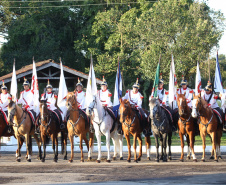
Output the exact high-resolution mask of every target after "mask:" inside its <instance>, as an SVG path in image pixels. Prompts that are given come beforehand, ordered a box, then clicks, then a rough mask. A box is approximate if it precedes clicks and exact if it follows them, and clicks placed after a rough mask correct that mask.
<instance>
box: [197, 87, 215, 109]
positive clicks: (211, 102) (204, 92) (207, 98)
mask: <svg viewBox="0 0 226 185" xmlns="http://www.w3.org/2000/svg"><path fill="white" fill-rule="evenodd" d="M210 96H211V94H206V91H204V90H202V91H201V97H202V98H203V99H204V100H205V101H206V102H207V101H208V100H209V98H210ZM217 98H218V96H217V95H215V94H213V95H212V97H211V99H210V101H209V103H208V106H209V107H211V108H212V109H215V108H217V107H219V106H218V104H217Z"/></svg>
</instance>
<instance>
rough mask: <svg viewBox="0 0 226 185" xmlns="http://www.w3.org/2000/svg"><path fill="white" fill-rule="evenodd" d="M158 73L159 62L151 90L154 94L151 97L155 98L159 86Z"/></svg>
mask: <svg viewBox="0 0 226 185" xmlns="http://www.w3.org/2000/svg"><path fill="white" fill-rule="evenodd" d="M159 72H160V62H159V63H158V66H157V69H156V73H155V81H154V84H153V89H152V91H153V92H154V94H153V97H157V94H158V92H157V91H158V85H159Z"/></svg>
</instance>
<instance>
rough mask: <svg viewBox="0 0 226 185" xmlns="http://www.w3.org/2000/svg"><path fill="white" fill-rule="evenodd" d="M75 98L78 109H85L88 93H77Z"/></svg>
mask: <svg viewBox="0 0 226 185" xmlns="http://www.w3.org/2000/svg"><path fill="white" fill-rule="evenodd" d="M75 96H76V99H77V102H78V108H80V109H85V99H86V93H85V92H84V91H76V93H75Z"/></svg>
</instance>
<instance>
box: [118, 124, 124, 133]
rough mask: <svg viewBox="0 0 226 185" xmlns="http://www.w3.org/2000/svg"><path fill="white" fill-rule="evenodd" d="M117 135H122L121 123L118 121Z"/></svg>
mask: <svg viewBox="0 0 226 185" xmlns="http://www.w3.org/2000/svg"><path fill="white" fill-rule="evenodd" d="M117 132H118V135H123V131H122V124H121V123H120V122H118V129H117Z"/></svg>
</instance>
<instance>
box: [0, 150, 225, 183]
mask: <svg viewBox="0 0 226 185" xmlns="http://www.w3.org/2000/svg"><path fill="white" fill-rule="evenodd" d="M0 155H1V157H0V184H80V183H81V184H86V183H90V184H98V185H103V184H116V183H117V184H119V185H120V184H130V185H133V184H142V185H146V184H158V185H159V184H162V185H163V184H164V185H165V184H178V185H179V184H180V185H181V184H226V154H223V155H222V157H223V159H222V160H219V162H213V161H212V160H209V159H208V158H209V156H210V154H209V153H207V156H206V159H207V160H206V162H201V161H200V159H201V153H198V154H197V158H198V162H193V161H192V160H185V162H179V157H180V155H179V154H173V160H172V161H169V162H165V163H164V162H159V163H157V162H155V161H154V154H152V155H151V157H152V159H151V161H148V160H147V159H146V155H144V156H143V157H142V161H140V162H139V163H135V162H131V163H128V162H127V161H126V157H127V156H126V153H125V156H124V160H123V161H120V160H116V161H112V162H111V163H106V162H105V159H104V158H103V160H102V162H101V163H100V164H97V163H96V161H95V160H92V161H91V162H88V161H85V162H84V163H81V162H80V153H76V154H75V160H74V162H73V163H71V164H69V163H68V161H64V160H63V157H62V155H59V161H58V162H57V163H54V162H53V160H52V154H51V153H49V154H48V155H47V158H46V162H45V163H42V162H40V161H38V160H37V159H35V158H36V157H35V156H36V155H37V153H34V154H33V156H32V162H31V163H29V162H26V160H25V158H24V157H25V154H24V153H23V154H22V161H21V162H20V163H18V162H15V155H14V153H12V152H0ZM105 155H106V153H103V156H105ZM68 157H69V155H68ZM96 157H97V153H94V154H93V158H94V159H96ZM86 158H87V155H86Z"/></svg>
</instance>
